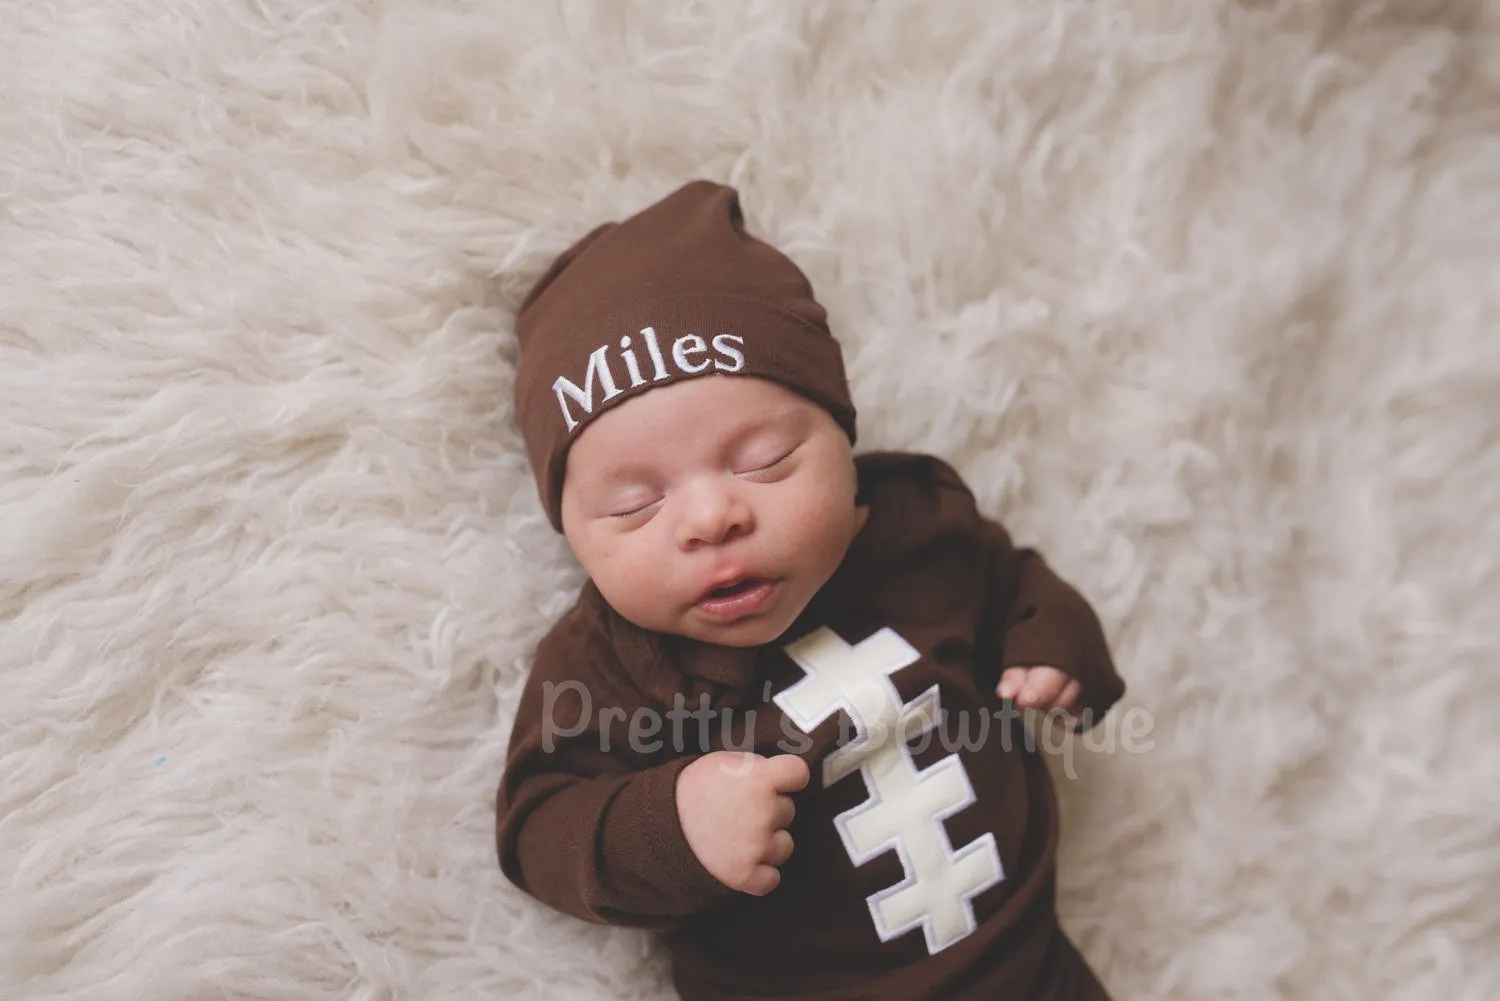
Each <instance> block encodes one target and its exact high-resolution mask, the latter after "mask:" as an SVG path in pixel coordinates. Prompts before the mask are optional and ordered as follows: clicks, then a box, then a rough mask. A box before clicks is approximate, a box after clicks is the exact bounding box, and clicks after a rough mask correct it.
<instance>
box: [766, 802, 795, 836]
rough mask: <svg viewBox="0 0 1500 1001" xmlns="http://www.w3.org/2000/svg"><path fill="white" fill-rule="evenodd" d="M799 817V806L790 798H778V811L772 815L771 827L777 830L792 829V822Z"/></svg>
mask: <svg viewBox="0 0 1500 1001" xmlns="http://www.w3.org/2000/svg"><path fill="white" fill-rule="evenodd" d="M796 816H797V804H796V803H795V802H794V801H793V800H792V797H790V796H777V797H776V809H775V811H774V812H773V813H772V815H771V826H772V827H775V828H783V827H791V826H792V820H793V818H795V817H796Z"/></svg>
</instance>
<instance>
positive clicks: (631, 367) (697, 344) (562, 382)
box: [552, 327, 745, 432]
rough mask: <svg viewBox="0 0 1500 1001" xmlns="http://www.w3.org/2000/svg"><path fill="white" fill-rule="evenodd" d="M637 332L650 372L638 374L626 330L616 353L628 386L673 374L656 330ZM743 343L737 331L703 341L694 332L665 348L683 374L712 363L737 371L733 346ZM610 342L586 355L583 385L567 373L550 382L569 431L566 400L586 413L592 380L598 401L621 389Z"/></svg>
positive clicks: (739, 362)
mask: <svg viewBox="0 0 1500 1001" xmlns="http://www.w3.org/2000/svg"><path fill="white" fill-rule="evenodd" d="M641 336H642V337H643V338H644V339H645V341H646V353H647V355H649V356H650V359H651V366H652V376H651V378H650V379H649V380H648V379H647V378H646V377H645V376H643V375H641V365H640V361H639V359H637V358H636V356H635V349H634V348H633V347H631V344H630V335H629V334H626V335H625V336H624V337H621V338H620V349H619V352H620V357H621V359H622V360H623V361H624V362H625V371H626V373H627V374H628V375H629V376H630V387H629V388H631V389H634V388H636V387H637V386H644V385H645V384H646V383H647V382H662V381H664V380H668V379H671V378H672V377H673V375H672V372H671V371H670V370H669V369H668V368H667V364H666V358H664V357H663V356H662V350H661V346H660V345H659V344H658V343H657V341H656V330H655V329H654V328H652V327H642V328H641ZM710 344H712V348H713V355H709V346H710ZM735 345H739V347H744V345H745V339H744V338H743V337H741V336H740V335H738V334H715V335H714V337H713V339H712V341H710V342H705V341H704V340H703V338H702V337H700V336H699V335H697V334H683V335H682V336H681V337H679V338H677V339H676V340H674V341H673V342H672V347H671V349H670V350H669V351H668V355H669V356H670V357H671V359H672V362H673V364H675V365H676V366H677V369H678V370H679V371H680V372H681V373H682V374H683V375H698V374H700V373H702V372H704V371H705V370H707V369H708V368H709V366H713V368H714V369H715V370H716V371H719V372H729V373H734V372H739V371H741V370H742V369H744V367H745V356H744V354H743V353H742V352H741V351H740V350H739V348H737V347H735ZM609 350H610V345H608V344H603V345H600V346H599V347H598V348H597V349H595V350H594V351H593V353H591V354H590V355H589V364H588V368H587V369H586V370H585V371H584V374H583V388H582V389H580V388H578V384H577V383H575V382H573V381H572V380H570V379H568V377H567V376H562V375H560V376H558V377H557V381H556V382H554V383H552V392H553V393H554V394H556V396H557V406H558V409H560V410H561V411H562V416H563V421H564V422H565V423H566V424H567V426H568V431H569V432H571V431H573V430H574V429H575V428H577V427H578V425H579V421H578V419H577V418H575V417H574V416H573V412H572V410H570V409H569V407H568V401H569V400H572V401H573V402H574V403H576V404H578V406H580V407H581V408H583V412H584V413H586V414H592V413H593V412H594V405H595V404H594V383H595V380H597V381H598V383H599V387H600V388H601V389H602V390H603V391H604V395H603V396H601V397H600V398H599V402H600V403H603V402H604V401H606V400H610V399H613V398H614V397H616V396H619V395H620V394H621V393H623V392H625V390H623V389H621V388H620V387H619V384H618V383H616V382H615V374H614V371H613V370H612V369H611V368H610V365H609Z"/></svg>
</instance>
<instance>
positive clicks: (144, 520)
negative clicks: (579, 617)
mask: <svg viewBox="0 0 1500 1001" xmlns="http://www.w3.org/2000/svg"><path fill="white" fill-rule="evenodd" d="M0 10H3V21H4V25H5V27H4V29H3V31H0V137H3V139H0V679H3V682H4V695H3V698H0V996H3V997H4V998H6V999H7V1001H9V999H24V1001H42V999H63V998H67V999H71V1001H133V999H147V998H149V999H152V1001H171V999H209V998H233V999H240V998H258V999H276V1001H279V999H288V1001H290V999H298V1001H304V999H310V998H350V999H369V1001H374V999H406V998H411V999H468V998H473V999H480V998H485V999H493V998H516V999H546V1001H552V999H558V998H562V999H573V998H577V999H605V998H611V999H613V998H637V999H664V998H668V997H670V996H671V995H670V993H669V991H668V989H667V988H666V987H665V983H666V981H665V979H664V966H663V963H662V961H661V959H660V957H659V955H658V954H657V952H656V951H655V950H654V949H653V948H652V947H651V946H650V945H649V943H648V942H647V941H646V940H645V939H643V938H642V937H640V936H638V935H636V934H634V933H627V932H614V931H609V930H601V929H593V928H585V927H583V926H581V925H579V924H577V923H574V922H572V921H571V920H568V919H564V918H560V917H557V916H554V915H552V914H550V913H549V912H546V911H545V910H543V909H542V908H540V907H539V906H537V905H535V904H533V903H532V902H530V901H529V900H528V899H525V898H523V897H522V896H520V895H519V894H518V893H517V892H515V891H513V890H512V889H511V888H510V887H509V886H508V885H507V884H506V883H505V882H504V881H503V880H502V878H501V877H500V874H499V872H498V869H497V866H496V863H495V858H494V849H493V841H492V835H493V819H492V807H493V794H494V787H495V782H496V780H497V778H498V775H499V772H500V768H501V763H502V758H503V754H504V748H505V739H506V736H507V733H508V727H509V721H510V718H511V707H512V705H513V702H514V699H515V697H516V695H517V692H518V687H519V685H520V683H521V680H522V677H523V673H524V671H525V669H526V665H527V654H528V651H529V648H530V646H531V644H532V643H533V642H534V641H535V640H536V639H537V638H538V637H539V636H540V634H541V633H542V631H543V630H544V629H545V628H546V626H547V624H548V622H549V621H550V620H551V618H552V617H553V616H555V615H556V614H557V613H558V612H560V611H561V610H562V609H563V608H564V607H565V605H566V604H567V603H568V602H569V600H570V599H571V596H572V593H573V591H574V589H575V588H576V587H577V585H578V584H579V582H580V578H579V575H578V571H577V569H576V567H575V566H574V564H573V563H572V562H571V559H570V557H569V555H568V552H567V550H566V549H565V547H564V544H563V543H562V540H561V539H560V538H558V537H556V536H554V535H553V534H552V533H551V532H550V531H549V530H547V528H546V526H545V522H544V521H543V520H542V517H541V514H540V509H539V507H538V504H537V501H536V498H535V495H534V492H533V487H532V482H531V479H530V477H529V474H528V472H527V470H526V468H525V465H524V459H523V457H522V454H521V452H520V450H519V438H518V434H517V431H516V428H515V425H514V424H513V423H512V418H511V414H510V411H509V400H510V392H511V377H512V371H513V361H514V346H513V341H512V339H511V336H510V324H511V317H512V311H513V309H514V308H515V306H516V305H517V304H518V303H519V300H520V296H521V295H522V293H523V292H524V291H525V288H526V286H527V285H528V283H529V282H530V281H531V280H532V279H533V278H534V277H535V276H536V275H537V274H538V272H539V271H540V270H541V268H542V267H543V266H544V264H545V263H546V262H547V261H548V260H549V259H550V257H551V256H552V255H553V254H554V253H556V252H557V251H558V250H560V249H561V248H562V247H563V246H565V245H566V244H567V243H568V242H570V241H571V240H572V239H574V238H576V237H577V236H578V235H579V234H581V233H582V232H583V231H584V230H585V229H587V228H588V227H591V226H593V225H594V224H595V223H597V222H599V221H602V220H604V219H607V218H618V217H620V216H622V215H624V214H627V213H629V212H631V211H634V210H635V209H637V208H639V207H642V206H644V205H645V204H646V203H648V202H649V201H652V200H654V199H655V198H658V197H660V196H661V195H663V194H665V193H666V192H667V191H668V190H670V189H671V188H673V187H675V186H676V185H678V184H680V183H681V182H682V181H684V180H686V179H688V178H689V177H694V176H703V177H710V178H713V179H717V180H722V181H727V182H730V183H733V184H736V185H738V186H739V187H740V188H741V190H742V193H743V196H744V199H745V206H746V211H747V215H748V216H749V218H750V220H751V224H752V226H753V227H754V228H755V229H756V230H757V231H759V232H760V233H762V234H764V235H766V236H767V237H768V238H770V239H772V240H774V241H776V242H778V243H779V244H780V245H781V246H782V247H784V248H785V249H786V250H787V252H788V253H790V254H791V255H792V256H793V257H794V258H795V259H796V260H797V261H798V262H799V263H800V264H802V265H803V267H804V268H805V269H806V270H807V271H808V273H809V274H810V275H811V277H812V278H813V280H814V283H815V284H816V286H817V287H818V289H819V292H820V294H821V296H822V298H823V299H824V301H825V302H826V303H827V304H828V306H829V308H830V310H831V312H832V315H833V319H834V322H835V324H836V329H837V331H838V332H839V334H840V336H841V338H842V339H843V341H844V343H845V345H846V346H847V351H848V359H849V365H850V370H851V373H852V377H853V379H854V381H855V385H856V398H857V401H858V403H859V404H860V406H861V408H862V410H861V422H862V430H863V439H862V441H861V446H862V447H864V448H871V449H873V448H910V449H924V450H934V451H938V452H940V453H942V454H944V455H946V456H947V457H948V458H950V459H951V460H952V461H953V462H954V463H955V465H957V466H958V467H959V468H960V469H961V470H962V471H963V472H964V474H965V475H966V476H968V477H969V478H970V481H971V482H972V484H973V485H974V487H975V489H976V491H977V492H978V493H979V495H980V497H981V499H982V501H983V502H984V503H985V505H986V506H987V507H988V508H989V509H990V510H992V511H993V512H995V513H996V514H999V515H1001V516H1002V517H1004V518H1005V519H1007V521H1008V522H1009V523H1010V524H1011V525H1012V527H1013V528H1014V530H1015V531H1016V533H1017V534H1018V535H1019V536H1021V537H1023V538H1024V539H1025V540H1027V541H1031V542H1035V543H1037V544H1039V545H1040V546H1042V547H1043V548H1044V549H1045V550H1046V551H1048V552H1049V553H1050V554H1051V557H1052V559H1053V561H1054V562H1055V563H1056V564H1057V565H1058V566H1059V567H1060V568H1061V569H1062V570H1063V571H1064V572H1066V573H1067V574H1068V575H1069V576H1071V577H1072V578H1073V579H1075V580H1077V581H1078V582H1079V584H1080V586H1081V588H1082V589H1083V590H1084V591H1085V592H1086V593H1087V594H1089V595H1090V596H1091V597H1092V598H1093V599H1094V600H1095V601H1096V602H1097V604H1098V607H1099V609H1100V611H1101V614H1102V616H1103V617H1104V618H1105V620H1106V624H1107V626H1108V628H1109V629H1110V631H1111V634H1112V636H1113V638H1114V640H1115V643H1116V646H1117V651H1118V655H1119V658H1120V662H1121V668H1122V671H1123V673H1124V674H1125V675H1126V676H1127V677H1128V679H1129V681H1130V684H1131V691H1130V695H1129V697H1128V699H1127V701H1126V703H1125V706H1124V707H1122V710H1121V711H1122V712H1123V711H1125V710H1126V709H1132V708H1133V709H1136V710H1138V711H1139V712H1140V713H1143V714H1149V720H1150V731H1149V735H1148V738H1149V739H1146V740H1145V741H1144V743H1138V744H1137V745H1136V747H1135V749H1134V750H1133V751H1128V752H1127V751H1122V750H1119V749H1115V750H1113V751H1111V750H1104V751H1094V752H1091V751H1089V750H1088V749H1086V748H1083V747H1079V746H1074V745H1069V746H1067V747H1054V749H1053V760H1054V762H1055V763H1056V764H1057V765H1058V774H1059V778H1060V782H1061V785H1062V794H1063V797H1064V809H1065V815H1064V821H1065V826H1066V835H1065V845H1064V848H1065V865H1066V869H1065V871H1064V874H1063V886H1062V902H1061V903H1062V910H1063V916H1064V920H1065V923H1066V924H1067V926H1068V927H1069V929H1070V930H1071V932H1072V933H1073V934H1074V936H1075V937H1076V939H1077V940H1078V942H1079V943H1080V945H1081V947H1082V948H1083V950H1084V952H1085V953H1086V954H1087V955H1088V957H1089V958H1090V960H1091V962H1093V963H1094V964H1095V965H1096V967H1097V968H1098V970H1099V971H1100V974H1101V976H1102V977H1103V979H1104V980H1105V981H1106V983H1108V984H1109V985H1110V986H1111V988H1112V989H1113V990H1114V992H1115V993H1116V996H1117V997H1118V998H1121V999H1130V998H1138V999H1181V1001H1189V999H1193V1001H1196V999H1203V998H1246V999H1265V998H1278V997H1282V998H1294V999H1307V1001H1314V999H1316V1001H1336V999H1348V1001H1372V999H1413V1001H1418V999H1419V1001H1430V999H1434V998H1442V999H1445V1001H1452V999H1464V1001H1467V999H1472V1001H1492V999H1494V998H1496V997H1497V996H1500V903H1497V901H1500V892H1497V891H1500V885H1497V873H1500V837H1497V830H1500V793H1497V785H1500V783H1497V779H1500V741H1497V737H1496V726H1495V715H1496V709H1497V707H1500V671H1497V666H1500V665H1497V657H1496V654H1497V652H1500V618H1497V611H1496V610H1497V607H1500V452H1497V449H1500V329H1497V325H1500V0H1489V2H1488V3H1481V2H1477V0H1476V2H1463V0H1427V2H1421V0H1389V2H1377V0H1370V2H1364V3H1359V2H1353V0H1321V2H1320V0H1302V2H1297V0H1283V2H1271V0H1261V2H1250V0H1244V2H1238V3H1236V2H1229V0H1175V2H1174V0H1054V2H1013V0H1003V2H1002V0H972V2H963V0H938V2H929V3H915V2H912V3H870V4H866V3H852V2H851V3H817V4H813V3H804V2H797V0H759V2H754V3H749V2H746V3H738V2H736V3H730V2H722V3H690V4H689V3H678V2H667V0H662V2H653V3H645V2H629V3H627V2H615V0H597V2H592V3H591V2H567V3H555V2H541V0H537V2H529V0H528V2H524V3H523V2H514V3H499V2H496V3H474V2H461V0H364V2H360V0H327V2H317V3H311V2H306V0H217V2H213V3H190V2H188V0H110V2H101V0H87V2H86V0H58V2H53V3H38V2H33V0H10V2H6V3H3V4H0Z"/></svg>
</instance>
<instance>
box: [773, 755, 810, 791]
mask: <svg viewBox="0 0 1500 1001" xmlns="http://www.w3.org/2000/svg"><path fill="white" fill-rule="evenodd" d="M766 772H767V774H768V775H770V777H771V785H772V786H773V787H774V788H775V789H776V791H777V792H797V791H798V790H799V789H802V788H804V787H805V786H806V785H807V782H808V779H810V778H811V777H812V772H811V771H810V770H809V769H808V767H807V762H806V761H803V760H802V759H801V758H799V757H797V755H795V754H778V755H776V756H775V757H774V758H767V759H766Z"/></svg>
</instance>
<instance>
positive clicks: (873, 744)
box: [775, 627, 1005, 953]
mask: <svg viewBox="0 0 1500 1001" xmlns="http://www.w3.org/2000/svg"><path fill="white" fill-rule="evenodd" d="M785 649H786V652H787V654H788V656H790V657H791V658H792V660H793V661H795V662H796V664H797V666H798V667H800V668H802V670H803V672H804V674H805V677H803V678H802V679H801V680H800V681H798V682H796V683H795V684H793V685H791V686H790V687H789V688H787V689H785V690H784V691H782V692H781V693H780V694H778V695H777V696H776V698H775V702H776V704H777V705H778V706H780V707H781V710H782V712H784V713H786V715H787V716H788V717H789V718H790V719H791V720H792V721H793V722H794V723H796V724H797V726H799V727H800V728H801V729H802V730H803V731H804V732H808V733H810V732H811V731H812V730H813V729H814V728H815V727H817V726H818V725H819V724H820V723H822V722H823V721H824V720H826V719H827V718H828V717H830V716H832V715H833V714H834V713H836V712H838V711H839V710H840V709H842V710H844V711H845V712H846V713H847V714H848V715H849V719H850V722H851V723H852V724H853V725H854V729H855V735H854V737H853V739H851V740H850V741H849V742H847V743H846V744H844V746H842V747H840V748H838V749H837V750H836V751H834V752H833V753H832V754H830V755H829V756H828V757H827V758H825V759H824V760H823V786H824V788H827V787H828V786H830V785H832V784H833V783H834V782H837V781H838V780H839V779H841V778H843V777H844V776H846V775H849V774H851V773H852V772H855V771H858V772H859V773H860V775H861V776H862V777H863V778H864V782H865V789H866V790H867V791H868V793H869V799H867V800H865V802H863V803H861V804H860V805H859V806H856V807H854V808H853V809H850V810H846V811H844V812H843V813H841V814H839V815H838V817H836V818H835V819H834V823H835V824H836V825H837V827H838V832H839V836H840V837H841V838H842V839H843V842H844V850H845V851H847V852H848V853H849V858H850V860H851V861H852V862H853V863H854V864H855V865H856V866H861V865H864V864H865V863H866V862H868V861H870V860H871V859H873V858H875V857H876V856H878V855H880V854H882V853H883V852H886V851H891V850H894V851H895V852H896V854H897V856H898V857H899V858H900V859H901V868H902V871H903V872H905V873H906V878H905V879H903V880H902V881H901V882H899V883H897V884H896V885H894V886H891V887H888V888H886V889H884V890H881V891H880V892H879V893H875V894H872V895H871V896H870V897H868V898H867V899H866V903H868V904H869V907H870V917H871V919H872V920H873V921H874V922H875V932H876V934H877V935H879V936H880V939H881V941H883V942H888V941H890V940H891V939H893V938H896V937H898V936H900V935H903V934H905V933H906V932H909V931H911V930H912V929H913V928H916V927H918V926H920V927H921V929H922V934H923V936H924V937H925V938H926V940H927V951H928V952H929V953H936V952H940V951H941V950H943V949H946V948H947V947H948V946H950V945H952V944H953V943H955V942H957V941H959V940H960V939H962V938H964V937H965V936H967V935H969V934H970V933H972V932H973V931H974V929H975V927H976V923H975V920H974V909H973V905H972V901H973V898H974V897H975V896H976V895H978V894H979V893H982V892H983V891H984V890H986V889H988V888H989V887H991V886H994V885H995V884H996V883H998V882H999V881H1000V880H1001V879H1003V878H1004V875H1005V873H1004V870H1003V868H1002V867H1001V865H1000V852H999V849H998V848H997V847H996V845H995V836H994V835H993V834H985V835H984V836H983V837H980V838H977V839H976V840H974V841H971V842H969V843H968V844H967V845H964V846H963V847H962V848H960V849H958V850H956V851H955V850H954V848H953V846H952V845H951V844H949V842H948V833H947V831H946V830H945V829H944V827H943V821H944V820H946V819H947V818H948V817H950V816H952V815H953V814H955V813H958V812H959V811H960V810H963V809H964V808H965V807H968V806H971V805H973V803H974V802H975V796H974V788H973V786H972V785H971V784H970V782H969V776H968V773H967V772H966V771H965V770H964V766H963V762H962V761H961V760H960V759H959V758H958V756H957V755H956V754H950V755H948V756H947V757H945V758H942V759H941V760H939V761H938V762H936V763H935V764H933V765H931V766H930V767H928V768H927V769H926V770H924V771H918V770H917V766H916V763H915V762H914V761H913V760H912V757H911V750H910V748H909V747H908V746H907V742H908V741H909V740H912V739H914V738H916V737H918V736H920V735H921V734H923V733H925V732H927V731H928V730H930V729H932V728H933V727H934V726H937V725H938V720H939V716H940V712H941V710H940V706H939V701H938V690H937V687H936V686H934V687H932V688H929V689H928V690H927V691H925V692H923V693H922V694H921V695H919V696H917V697H916V698H915V699H913V700H912V701H910V702H905V703H903V702H902V701H901V695H900V692H899V691H898V690H897V688H896V686H895V684H894V683H893V682H892V681H891V675H893V674H895V673H896V672H897V671H899V670H900V669H901V668H903V667H906V666H908V665H909V664H913V663H915V662H916V661H917V660H919V659H920V657H921V655H920V654H919V653H917V651H916V650H915V649H914V648H913V647H912V646H911V644H909V643H907V642H906V641H905V640H904V639H902V638H901V637H900V636H899V635H897V634H896V632H895V631H894V630H891V629H889V628H886V629H881V630H879V631H878V632H876V633H873V634H872V635H870V636H869V637H868V638H866V639H864V640H863V641H861V642H860V643H857V644H855V645H853V646H850V645H849V644H848V643H846V642H845V641H844V640H843V639H842V638H841V637H840V636H838V634H836V633H835V632H833V630H831V629H828V628H826V627H824V628H821V629H818V630H815V631H814V632H812V633H809V634H808V635H806V636H804V637H802V638H801V639H799V640H797V641H796V642H795V643H792V644H789V645H788V646H787V647H786V648H785Z"/></svg>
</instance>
